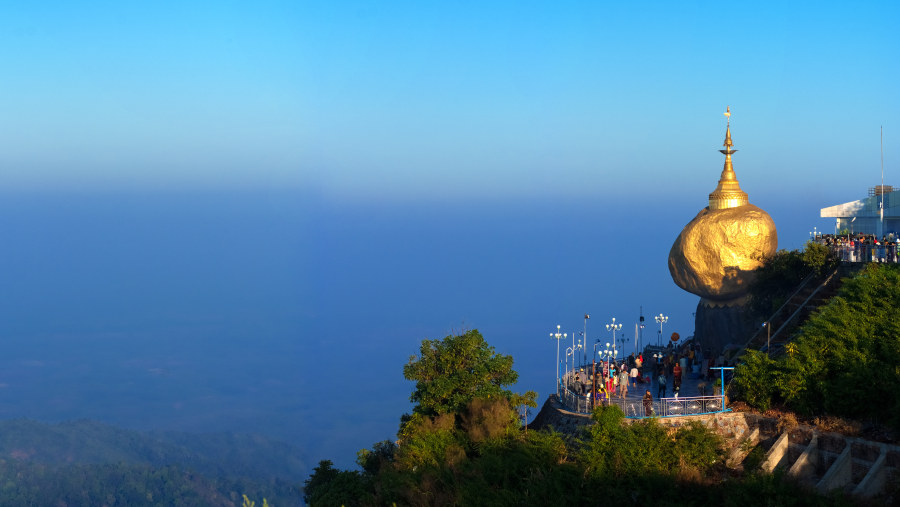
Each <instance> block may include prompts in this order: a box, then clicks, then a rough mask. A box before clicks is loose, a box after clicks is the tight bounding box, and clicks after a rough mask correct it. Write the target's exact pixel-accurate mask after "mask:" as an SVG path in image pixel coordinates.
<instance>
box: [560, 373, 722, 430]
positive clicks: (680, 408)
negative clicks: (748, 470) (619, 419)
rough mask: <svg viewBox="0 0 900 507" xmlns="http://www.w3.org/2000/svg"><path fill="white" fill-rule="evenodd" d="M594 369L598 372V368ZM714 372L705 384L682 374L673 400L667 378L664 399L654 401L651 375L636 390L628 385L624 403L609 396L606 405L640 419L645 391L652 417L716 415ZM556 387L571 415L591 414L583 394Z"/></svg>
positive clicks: (717, 401) (655, 391) (718, 399)
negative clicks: (609, 404)
mask: <svg viewBox="0 0 900 507" xmlns="http://www.w3.org/2000/svg"><path fill="white" fill-rule="evenodd" d="M598 370H600V368H599V365H598ZM643 370H644V377H645V378H646V377H647V376H650V372H655V371H657V370H656V364H655V362H654V361H653V360H652V359H651V360H650V361H649V363H648V365H647V366H645V367H644V369H643ZM579 371H580V370H579ZM590 371H591V365H590V364H589V365H587V366H586V367H585V368H584V372H585V373H587V374H588V375H589V374H590ZM718 371H719V370H715V374H714V379H713V380H711V381H706V380H704V379H701V378H699V374H696V375H695V374H692V373H688V374H684V375H682V380H681V390H680V393H679V395H678V398H677V399H676V398H674V396H673V392H672V385H673V380H674V379H673V378H672V375H669V376H668V377H667V378H666V392H665V397H664V398H663V399H662V400H659V399H657V394H658V393H659V384H658V382H657V379H656V377H657V376H656V375H652V376H651V380H650V382H649V383H648V382H638V383H637V387H631V386H629V388H628V394H627V396H626V397H625V399H624V400H622V399H621V398H619V397H618V396H613V397H612V399H611V400H610V402H611V403H612V404H616V405H619V407H620V408H622V411H623V412H625V415H626V417H629V418H640V417H644V410H643V405H642V402H643V397H644V393H646V392H647V391H648V390H649V391H650V394H651V395H652V396H653V413H654V415H655V416H674V415H685V414H702V413H710V412H720V411H722V406H721V405H722V401H721V396H715V395H714V394H718V393H714V384H715V379H717V378H719V373H718ZM572 373H573V372H571V371H570V372H569V373H568V375H564V376H563V378H564V380H565V381H566V382H567V381H568V379H569V376H571V375H572ZM727 373H730V372H727ZM728 379H729V377H728V376H726V384H727V382H728ZM559 387H560V389H559V392H558V393H557V395H558V396H559V398H560V401H561V402H562V403H563V405H565V406H566V408H567V409H569V410H571V411H573V412H580V413H590V412H591V407H590V397H588V396H587V395H577V394H575V393H573V392H572V391H570V390H564V389H563V385H560V386H559Z"/></svg>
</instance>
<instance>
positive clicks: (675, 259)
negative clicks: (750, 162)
mask: <svg viewBox="0 0 900 507" xmlns="http://www.w3.org/2000/svg"><path fill="white" fill-rule="evenodd" d="M725 116H726V118H727V119H728V121H727V125H726V129H725V143H724V144H723V146H725V149H724V150H719V151H721V152H722V153H723V154H724V155H725V167H724V168H723V169H722V175H721V176H720V177H719V184H718V185H717V186H716V189H715V190H713V192H712V193H711V194H709V206H708V207H706V208H703V209H702V210H700V213H698V214H697V216H696V217H694V219H693V220H691V221H690V223H688V224H687V225H686V226H685V227H684V229H683V230H682V231H681V234H679V235H678V239H676V240H675V244H673V245H672V250H671V251H669V272H670V273H671V274H672V279H673V280H674V281H675V284H676V285H678V286H679V287H681V288H682V289H684V290H686V291H688V292H691V293H693V294H697V295H698V296H700V297H701V298H703V300H702V301H701V303H705V304H707V305H713V306H731V305H734V304H740V303H742V302H743V299H744V296H746V295H747V291H748V289H749V284H750V282H751V281H752V279H753V276H754V271H755V270H756V268H758V267H759V266H761V265H762V263H763V260H764V259H766V258H767V257H771V256H772V255H774V254H775V250H776V249H777V248H778V233H777V232H776V231H775V222H773V221H772V217H770V216H769V214H768V213H766V212H765V211H763V210H761V209H760V208H758V207H756V206H754V205H752V204H750V201H749V200H748V198H747V193H746V192H744V191H743V190H741V186H740V184H739V183H738V180H737V175H735V173H734V167H732V164H731V155H732V154H734V153H735V152H737V150H735V149H733V148H732V146H734V143H732V141H731V108H730V107H729V108H727V109H726V110H725Z"/></svg>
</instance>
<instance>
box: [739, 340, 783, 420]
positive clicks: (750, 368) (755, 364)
mask: <svg viewBox="0 0 900 507" xmlns="http://www.w3.org/2000/svg"><path fill="white" fill-rule="evenodd" d="M743 359H744V362H742V363H740V364H738V365H737V367H735V376H734V381H733V382H732V384H731V386H732V389H734V391H735V394H737V396H738V397H739V398H740V399H742V400H744V401H746V402H747V404H748V405H750V406H751V407H753V408H756V409H759V410H763V411H765V410H768V409H769V407H770V406H771V405H772V397H773V396H774V395H775V385H774V382H773V381H772V371H773V367H774V365H775V361H773V360H772V359H769V356H768V355H766V354H765V353H763V352H760V351H758V350H748V351H747V353H746V354H745V355H744V358H743Z"/></svg>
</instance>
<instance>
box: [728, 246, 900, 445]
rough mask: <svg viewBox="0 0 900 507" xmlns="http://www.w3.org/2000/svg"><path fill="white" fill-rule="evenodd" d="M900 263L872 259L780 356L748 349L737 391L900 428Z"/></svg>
mask: <svg viewBox="0 0 900 507" xmlns="http://www.w3.org/2000/svg"><path fill="white" fill-rule="evenodd" d="M898 307H900V267H898V266H894V265H880V264H869V265H868V266H867V267H866V268H865V269H864V270H863V271H862V272H861V273H860V274H859V275H858V276H856V277H854V278H853V279H850V280H847V281H846V282H845V283H844V286H843V287H842V288H841V290H840V292H839V293H838V295H837V296H835V297H834V298H832V299H831V301H829V303H828V304H827V305H826V306H825V307H823V308H821V309H820V310H819V311H818V312H817V313H815V314H814V315H813V316H812V317H811V318H810V319H809V321H807V323H806V324H805V325H804V326H803V327H802V328H801V330H800V333H799V335H798V336H797V338H796V339H795V340H794V342H793V343H792V344H791V353H790V354H785V355H783V356H781V357H779V358H778V359H777V360H775V361H767V360H765V359H764V358H763V357H762V355H761V354H753V353H749V354H747V355H746V356H745V358H746V359H745V362H744V364H742V365H739V367H738V368H737V369H736V370H735V380H734V385H735V386H737V387H738V395H739V396H740V397H742V398H743V399H744V400H745V401H747V403H748V404H750V405H751V406H754V407H756V408H759V409H763V410H764V409H765V408H768V405H769V404H770V403H784V404H786V405H787V406H789V407H790V408H792V409H793V410H795V411H797V412H799V413H802V414H806V415H825V414H831V415H837V416H844V417H854V418H864V419H874V420H879V421H884V422H887V423H890V424H892V425H893V426H894V427H895V428H900V392H898V389H897V386H898V385H900V367H898V366H897V365H898V364H900V320H898V319H897V318H896V309H897V308H898Z"/></svg>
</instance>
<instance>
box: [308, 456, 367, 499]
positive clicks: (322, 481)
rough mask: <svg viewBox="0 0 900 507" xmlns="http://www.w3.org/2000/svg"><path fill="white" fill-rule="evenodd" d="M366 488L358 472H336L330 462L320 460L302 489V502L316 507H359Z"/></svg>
mask: <svg viewBox="0 0 900 507" xmlns="http://www.w3.org/2000/svg"><path fill="white" fill-rule="evenodd" d="M365 496H366V487H365V483H364V481H363V478H362V476H361V474H360V473H359V472H354V471H348V470H337V469H335V468H334V464H333V463H332V462H331V461H330V460H322V461H320V462H319V466H317V467H316V468H314V469H313V474H312V475H311V476H310V477H309V479H307V480H306V482H305V483H304V487H303V501H304V502H306V504H307V505H311V506H313V507H315V506H317V505H346V506H348V507H350V506H353V505H359V503H360V499H362V498H364V497H365Z"/></svg>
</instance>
